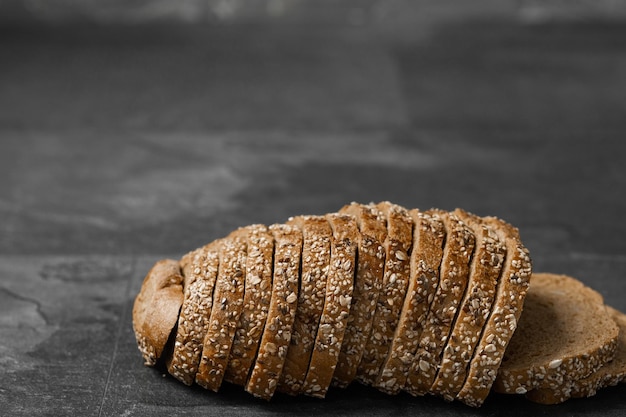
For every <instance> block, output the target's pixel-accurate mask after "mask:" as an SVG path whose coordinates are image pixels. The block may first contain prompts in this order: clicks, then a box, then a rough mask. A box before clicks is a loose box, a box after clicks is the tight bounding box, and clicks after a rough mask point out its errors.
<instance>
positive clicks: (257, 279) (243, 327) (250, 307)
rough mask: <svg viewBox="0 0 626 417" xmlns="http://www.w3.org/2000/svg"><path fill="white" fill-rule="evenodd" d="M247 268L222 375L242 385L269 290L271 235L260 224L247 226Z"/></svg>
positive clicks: (268, 298) (256, 341) (251, 358)
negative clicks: (237, 319)
mask: <svg viewBox="0 0 626 417" xmlns="http://www.w3.org/2000/svg"><path fill="white" fill-rule="evenodd" d="M246 232H247V233H246V238H247V242H246V246H247V254H246V272H245V286H244V298H243V310H242V312H241V317H240V318H239V324H238V325H237V331H236V332H235V338H234V340H233V346H232V349H231V351H230V357H229V359H228V367H227V368H226V375H225V376H224V379H225V380H226V381H228V382H230V383H233V384H236V385H244V384H245V383H246V381H247V379H248V374H249V372H250V368H251V367H252V362H253V361H254V357H255V355H256V352H257V349H258V347H259V342H260V340H261V334H262V332H263V327H264V326H265V320H266V319H267V312H268V310H269V304H270V296H271V294H272V256H273V254H274V238H273V237H272V235H271V234H270V233H269V232H268V231H267V228H266V227H265V226H263V225H252V226H248V227H246Z"/></svg>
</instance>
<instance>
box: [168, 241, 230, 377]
mask: <svg viewBox="0 0 626 417" xmlns="http://www.w3.org/2000/svg"><path fill="white" fill-rule="evenodd" d="M218 242H219V241H218ZM218 242H213V243H211V244H208V245H206V246H203V247H201V248H198V249H196V250H195V251H193V252H190V253H188V254H187V255H185V256H184V257H183V258H182V259H181V261H180V265H181V266H182V272H183V276H184V281H183V283H184V298H183V305H182V308H181V310H180V316H179V317H178V327H177V331H176V339H175V342H174V350H173V352H172V355H171V356H170V357H169V358H168V359H167V371H168V372H169V373H170V375H172V376H173V377H175V378H176V379H178V380H179V381H181V382H182V383H184V384H186V385H191V384H193V381H194V379H195V377H196V372H197V370H198V364H199V362H200V356H201V354H202V347H203V343H204V336H205V335H206V332H207V329H208V326H209V318H210V317H209V315H210V312H211V306H212V304H213V289H214V287H215V280H216V278H217V271H218V265H219V253H218V248H219V244H218Z"/></svg>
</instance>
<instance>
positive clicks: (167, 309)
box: [133, 259, 183, 366]
mask: <svg viewBox="0 0 626 417" xmlns="http://www.w3.org/2000/svg"><path fill="white" fill-rule="evenodd" d="M182 303H183V276H182V274H181V271H180V265H179V263H178V261H175V260H172V259H164V260H161V261H158V262H157V263H156V264H155V265H154V266H153V267H152V269H150V271H149V272H148V274H147V275H146V277H145V278H144V280H143V283H142V284H141V290H140V291H139V294H138V295H137V297H136V298H135V302H134V304H133V330H134V332H135V337H136V339H137V345H138V346H139V351H140V352H141V355H142V356H143V360H144V363H145V364H146V365H147V366H154V365H156V363H157V361H158V360H159V358H160V357H161V353H162V352H163V349H164V348H165V345H166V344H167V340H168V339H169V337H170V334H171V333H172V330H173V329H174V326H176V321H177V320H178V312H179V311H180V307H181V305H182Z"/></svg>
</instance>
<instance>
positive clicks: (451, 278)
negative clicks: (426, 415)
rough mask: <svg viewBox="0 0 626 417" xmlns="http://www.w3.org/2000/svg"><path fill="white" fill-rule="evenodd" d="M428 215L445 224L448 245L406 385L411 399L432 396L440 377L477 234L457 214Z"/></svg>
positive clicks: (466, 280)
mask: <svg viewBox="0 0 626 417" xmlns="http://www.w3.org/2000/svg"><path fill="white" fill-rule="evenodd" d="M429 214H431V215H438V216H439V217H440V218H441V219H442V220H443V223H444V225H445V228H446V242H445V247H444V251H443V259H442V261H441V268H440V270H439V285H438V287H437V290H436V292H435V296H434V298H433V301H432V303H431V305H430V311H429V312H428V316H427V317H426V323H425V325H424V330H423V332H422V337H421V340H420V343H419V346H418V349H417V352H416V354H415V357H414V359H413V363H412V364H411V368H410V370H409V375H408V378H407V382H406V385H405V390H406V391H407V392H408V393H410V394H411V395H424V394H427V393H429V391H430V388H431V386H432V384H433V382H434V380H435V378H436V376H437V371H438V369H439V367H440V366H441V359H442V355H443V349H444V346H445V344H446V343H447V341H448V338H449V334H450V331H451V329H452V324H453V323H454V319H455V317H456V315H457V313H458V311H459V305H460V303H461V300H462V297H463V294H464V292H465V288H466V287H467V283H468V279H469V263H470V259H471V256H472V253H473V252H474V246H475V237H474V233H473V232H472V230H471V229H470V228H469V227H467V225H465V223H464V222H463V221H461V219H459V217H458V216H457V215H456V214H454V213H448V212H444V211H441V210H431V211H429Z"/></svg>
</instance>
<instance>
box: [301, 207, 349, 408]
mask: <svg viewBox="0 0 626 417" xmlns="http://www.w3.org/2000/svg"><path fill="white" fill-rule="evenodd" d="M326 219H327V220H328V223H329V224H330V226H331V228H332V230H333V238H332V240H331V249H330V265H329V266H330V270H329V271H328V280H327V282H326V297H325V300H324V309H323V311H322V317H321V318H320V321H319V326H318V328H317V335H316V336H315V347H314V349H313V353H312V354H311V361H310V363H309V370H308V371H307V374H306V378H305V380H304V385H303V392H304V393H305V394H307V395H310V396H313V397H318V398H324V397H325V396H326V392H327V391H328V387H329V386H330V383H331V381H332V378H333V374H334V372H335V368H336V366H337V361H338V359H339V353H340V352H341V345H342V342H343V338H344V335H345V331H346V326H347V323H348V316H349V314H350V304H351V303H352V291H353V288H354V272H355V268H356V266H355V265H356V250H357V239H358V237H357V236H358V233H359V231H358V227H357V224H356V220H355V219H354V217H353V216H350V215H347V214H339V213H331V214H327V215H326Z"/></svg>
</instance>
